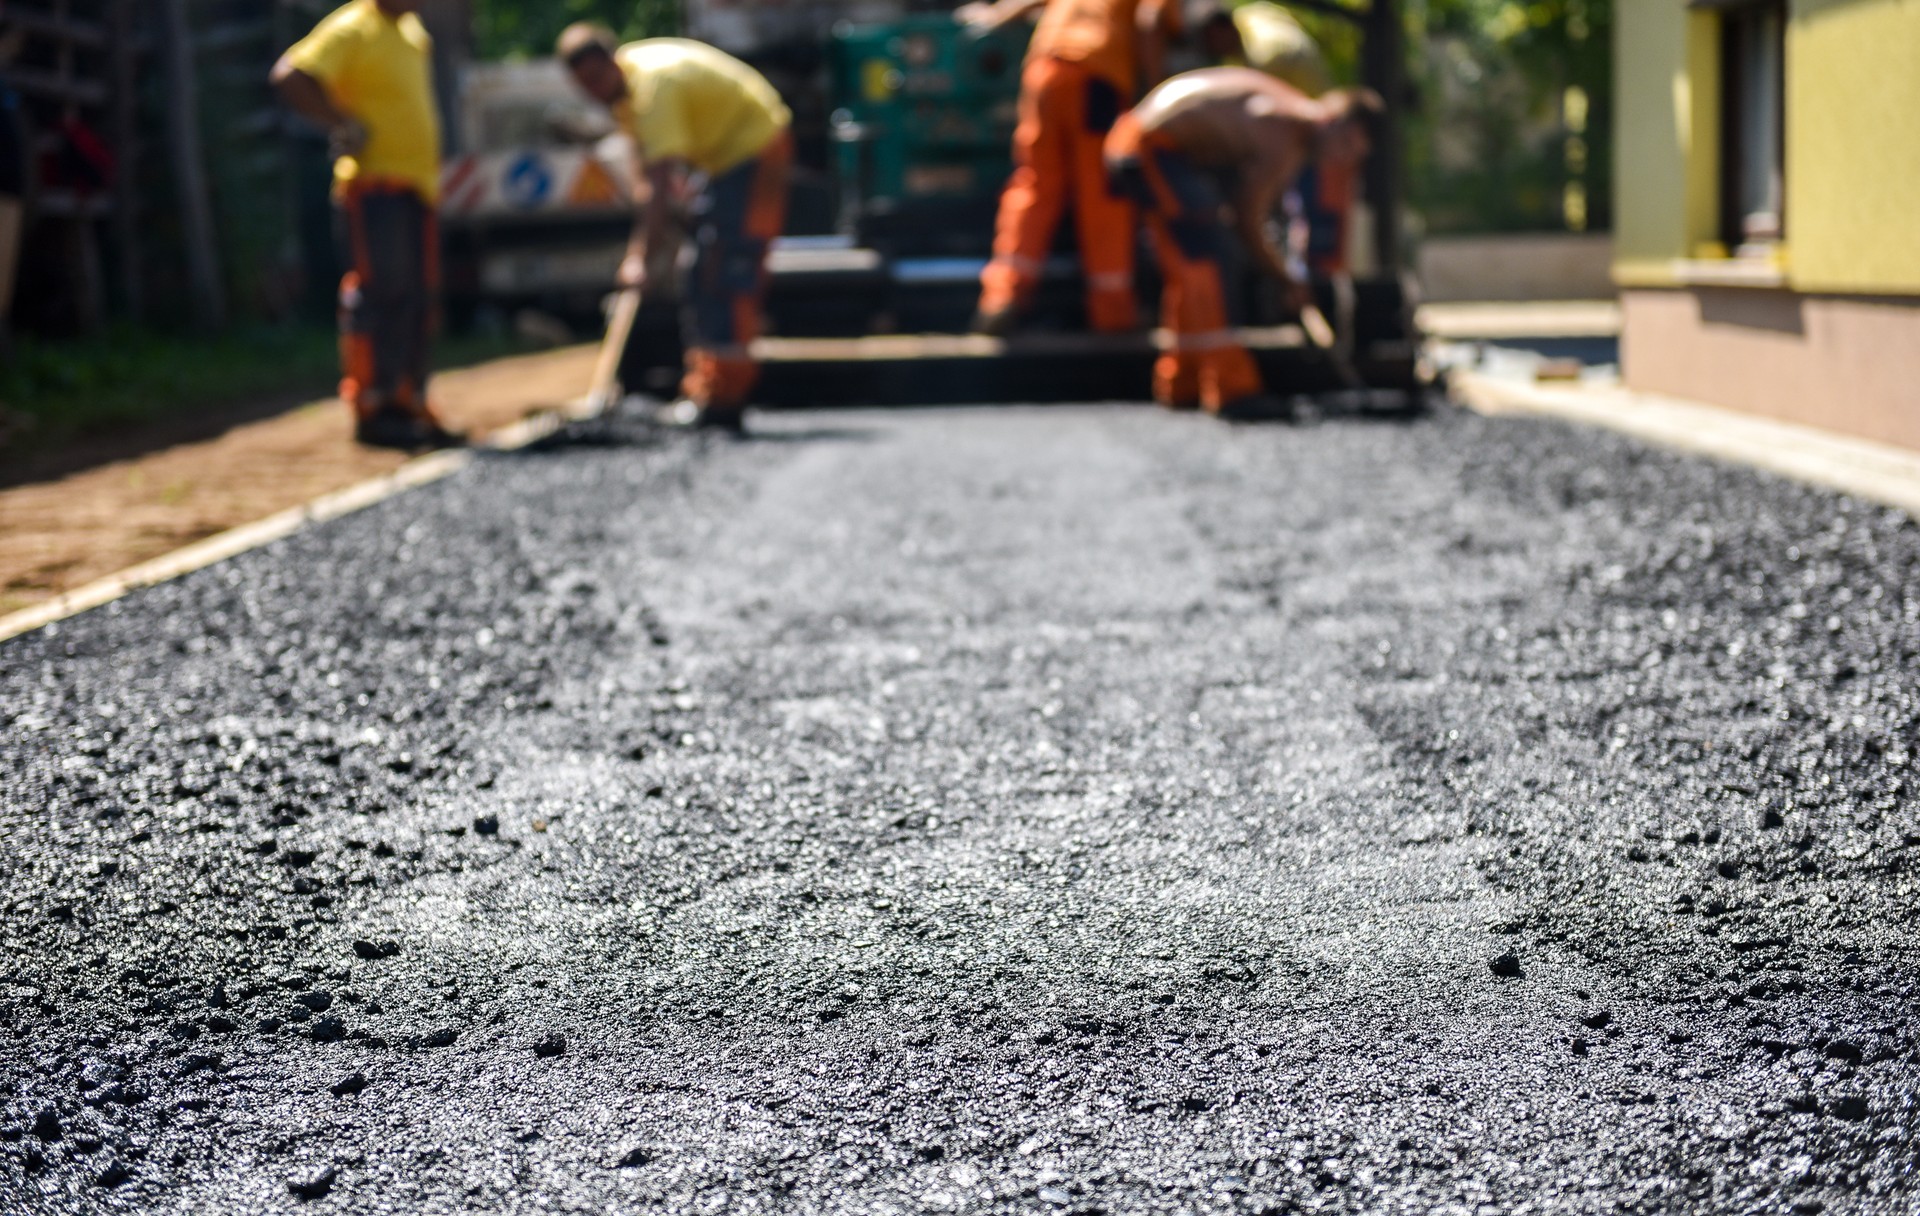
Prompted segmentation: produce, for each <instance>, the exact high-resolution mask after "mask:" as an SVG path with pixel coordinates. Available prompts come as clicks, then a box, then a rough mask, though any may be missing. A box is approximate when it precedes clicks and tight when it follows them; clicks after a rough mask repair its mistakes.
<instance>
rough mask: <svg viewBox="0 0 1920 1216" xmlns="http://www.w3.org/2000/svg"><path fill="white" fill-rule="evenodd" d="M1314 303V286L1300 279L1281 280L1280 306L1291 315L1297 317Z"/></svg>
mask: <svg viewBox="0 0 1920 1216" xmlns="http://www.w3.org/2000/svg"><path fill="white" fill-rule="evenodd" d="M1311 303H1313V288H1312V287H1311V286H1309V285H1308V284H1306V283H1302V282H1301V281H1300V280H1298V279H1294V278H1285V279H1281V280H1280V308H1281V310H1282V311H1284V312H1285V313H1286V314H1287V315H1288V316H1290V317H1297V316H1299V315H1300V314H1301V313H1302V312H1305V311H1306V308H1307V305H1309V304H1311Z"/></svg>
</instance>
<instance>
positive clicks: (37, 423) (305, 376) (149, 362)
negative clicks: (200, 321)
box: [0, 325, 527, 448]
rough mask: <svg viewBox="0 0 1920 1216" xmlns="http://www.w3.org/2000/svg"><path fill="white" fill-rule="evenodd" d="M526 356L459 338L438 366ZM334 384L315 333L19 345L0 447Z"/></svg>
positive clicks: (4, 368)
mask: <svg viewBox="0 0 1920 1216" xmlns="http://www.w3.org/2000/svg"><path fill="white" fill-rule="evenodd" d="M525 349H527V347H526V345H525V344H524V343H522V342H519V341H517V340H514V339H505V338H486V337H460V338H455V339H452V340H450V341H448V342H445V343H442V344H441V345H440V347H439V349H438V350H437V351H436V355H437V358H436V362H437V363H438V365H439V366H441V367H457V366H461V365H463V364H467V363H475V362H479V361H481V360H483V359H489V358H496V357H499V356H502V355H507V354H513V353H517V352H520V351H524V350H525ZM339 376H340V369H339V339H338V337H337V336H336V335H335V334H334V332H333V331H332V330H331V329H326V328H322V327H319V326H294V325H253V326H241V327H236V328H235V329H234V330H233V331H232V332H230V333H227V334H223V335H220V336H218V337H211V338H190V337H182V336H177V335H172V336H170V335H165V334H159V333H154V332H152V331H151V330H143V329H136V328H134V327H132V326H125V327H122V328H119V329H116V330H113V331H110V332H108V333H106V334H103V335H101V336H100V337H97V338H85V339H78V340H74V341H67V342H49V341H44V340H38V339H21V340H20V341H19V343H18V345H16V346H15V348H14V350H13V352H12V355H11V357H10V358H9V359H7V360H6V361H5V362H3V363H0V446H12V445H13V444H16V443H17V444H20V445H23V446H24V445H31V446H32V447H34V448H45V447H49V446H52V445H55V444H58V443H60V442H61V441H63V440H66V439H69V438H71V437H73V436H75V435H80V434H85V433H88V432H98V431H100V430H102V429H104V428H107V427H112V426H125V425H131V424H137V423H140V422H144V421H148V420H151V419H155V418H161V417H169V416H171V417H180V416H182V415H191V414H193V413H194V412H196V411H201V412H204V411H207V410H213V409H221V408H226V407H231V406H236V405H243V404H253V403H258V402H272V401H277V400H284V401H286V402H288V403H289V404H291V403H294V402H298V401H302V400H308V399H312V398H315V397H321V396H325V395H326V394H328V393H330V392H332V391H333V387H334V384H335V383H336V382H337V381H338V379H339ZM16 429H20V431H21V433H19V434H17V435H15V437H14V438H12V439H8V438H7V437H6V436H7V434H8V433H9V432H13V431H15V430H16Z"/></svg>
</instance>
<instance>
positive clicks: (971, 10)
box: [953, 0, 999, 29]
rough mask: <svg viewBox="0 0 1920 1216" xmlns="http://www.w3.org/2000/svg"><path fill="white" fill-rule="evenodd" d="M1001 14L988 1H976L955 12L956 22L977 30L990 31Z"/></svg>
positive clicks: (962, 6)
mask: <svg viewBox="0 0 1920 1216" xmlns="http://www.w3.org/2000/svg"><path fill="white" fill-rule="evenodd" d="M998 16H999V13H998V12H997V11H996V10H995V9H994V7H993V5H992V4H989V3H987V0H974V2H973V3H972V4H963V5H961V6H960V7H959V8H956V9H954V10H953V17H954V20H956V21H958V22H959V23H960V24H961V25H971V26H973V27H975V28H976V29H990V28H992V26H993V24H994V18H996V17H998Z"/></svg>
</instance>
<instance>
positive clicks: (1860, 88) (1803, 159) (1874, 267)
mask: <svg viewBox="0 0 1920 1216" xmlns="http://www.w3.org/2000/svg"><path fill="white" fill-rule="evenodd" d="M1641 2H1642V0H1634V3H1635V4H1638V3H1641ZM1790 13H1791V21H1790V23H1789V24H1788V27H1787V100H1786V104H1787V154H1786V174H1787V206H1786V226H1787V248H1788V252H1789V258H1790V263H1789V266H1790V271H1789V273H1790V278H1791V282H1792V285H1793V286H1794V287H1796V288H1798V289H1800V290H1803V291H1823V292H1865V293H1873V292H1895V293H1903V294H1906V293H1913V294H1920V0H1792V6H1791V9H1790ZM1621 168H1622V170H1624V171H1625V174H1626V175H1627V176H1632V175H1633V174H1634V169H1633V166H1632V162H1631V161H1622V162H1621Z"/></svg>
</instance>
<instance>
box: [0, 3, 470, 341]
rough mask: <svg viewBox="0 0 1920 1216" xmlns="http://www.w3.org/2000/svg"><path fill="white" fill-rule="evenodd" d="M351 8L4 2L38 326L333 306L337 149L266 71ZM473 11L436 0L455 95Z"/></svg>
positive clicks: (205, 324)
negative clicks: (287, 104) (293, 111)
mask: <svg viewBox="0 0 1920 1216" xmlns="http://www.w3.org/2000/svg"><path fill="white" fill-rule="evenodd" d="M341 2H342V0H4V3H0V58H4V62H0V91H3V92H4V95H6V96H10V97H11V98H13V99H16V100H17V103H18V104H17V106H16V107H15V108H13V109H12V110H11V111H10V113H11V114H12V115H13V116H14V117H16V118H17V120H18V122H19V125H20V128H21V129H22V130H23V131H24V132H25V133H26V134H25V148H26V161H27V163H26V166H25V168H26V172H25V178H26V181H27V187H26V192H25V205H26V225H27V229H26V238H25V241H24V242H23V255H24V256H23V262H22V274H21V279H20V284H19V288H18V291H17V294H16V296H15V303H16V307H15V315H16V316H17V317H18V318H19V319H20V321H21V323H22V324H23V325H25V326H28V327H32V328H35V329H38V330H41V331H44V332H75V331H90V330H97V329H99V328H100V327H101V326H102V325H103V324H105V323H106V321H107V320H108V319H109V318H111V317H113V316H120V317H125V318H128V319H132V320H135V321H148V322H152V323H159V324H169V325H171V324H177V323H179V322H180V321H181V320H190V321H191V322H192V323H193V324H195V325H197V326H198V327H200V328H205V329H212V328H218V327H220V326H222V325H224V324H226V323H227V322H228V321H229V320H230V319H232V318H233V317H236V316H242V317H261V318H274V317H281V316H285V315H288V314H290V313H294V312H298V311H301V310H303V309H306V310H312V309H314V308H317V307H322V306H323V304H322V303H320V302H321V301H323V300H324V295H325V287H324V283H323V280H324V279H325V278H326V277H327V276H328V273H329V270H330V263H331V260H332V257H331V250H330V248H328V246H329V235H328V230H329V220H328V216H327V204H326V182H327V172H328V171H327V164H326V159H325V150H324V147H323V146H322V143H321V140H320V138H319V136H318V134H317V133H315V132H311V131H308V130H305V129H304V128H303V126H302V124H301V123H300V122H299V120H297V119H295V118H294V117H293V116H291V115H290V114H289V113H287V112H286V111H285V110H284V109H283V108H282V107H281V106H280V105H279V104H278V103H277V102H276V100H275V99H274V97H273V96H272V91H271V89H270V88H269V86H268V85H267V73H268V70H269V69H270V68H271V66H272V64H273V62H274V60H275V59H277V58H278V57H279V55H280V53H281V52H282V51H283V50H285V49H286V47H288V46H289V45H291V44H292V43H293V42H294V41H296V40H297V39H298V38H299V37H300V36H301V35H303V34H305V33H306V31H307V30H309V29H311V28H312V26H313V24H314V23H315V22H317V21H318V20H319V19H320V18H322V17H324V16H325V15H326V14H327V13H328V12H330V11H331V10H332V9H333V8H335V7H337V6H338V4H339V3H341ZM471 4H472V0H428V3H427V5H426V8H425V10H424V12H423V15H424V16H425V17H426V18H427V19H428V21H429V24H430V25H431V26H433V27H434V29H435V33H436V43H437V46H438V52H439V54H438V58H439V63H438V65H437V66H438V67H439V69H440V71H439V77H440V80H441V87H442V102H443V105H446V104H450V103H451V100H452V94H451V91H450V90H451V85H452V82H453V80H454V79H455V78H456V76H457V70H458V66H459V64H460V63H462V62H463V61H464V59H465V57H466V55H467V54H468V47H469V45H470V42H469V37H468V31H469V30H470V28H471ZM5 49H11V50H12V52H13V53H12V54H11V56H10V57H7V56H5V55H4V50H5Z"/></svg>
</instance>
